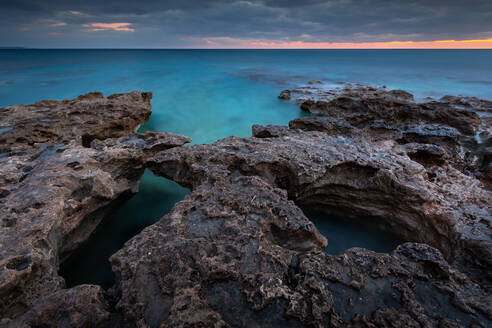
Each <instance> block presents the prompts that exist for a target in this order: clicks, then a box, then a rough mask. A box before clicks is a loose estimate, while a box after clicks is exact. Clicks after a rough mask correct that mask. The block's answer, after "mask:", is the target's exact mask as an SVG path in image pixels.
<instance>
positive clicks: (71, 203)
mask: <svg viewBox="0 0 492 328" xmlns="http://www.w3.org/2000/svg"><path fill="white" fill-rule="evenodd" d="M151 96H152V94H151V93H141V92H132V93H129V94H121V95H113V96H110V97H108V98H104V97H103V96H102V95H101V94H100V93H90V94H87V95H84V96H80V97H78V98H76V99H74V100H64V101H62V102H59V101H42V102H38V103H36V104H34V105H16V106H10V107H6V108H2V109H0V126H9V127H11V129H10V130H9V131H6V132H4V133H2V134H0V139H1V140H2V143H1V147H2V151H3V152H5V153H6V156H3V157H1V158H0V186H1V196H0V218H1V221H0V318H7V317H10V318H14V317H17V316H19V315H20V314H22V313H24V312H26V311H27V310H29V308H30V307H31V306H33V305H34V304H36V302H37V301H38V300H39V299H40V298H42V297H44V296H46V295H50V294H52V293H54V292H56V291H57V290H60V289H61V288H63V286H64V281H63V279H62V278H61V277H59V276H58V274H57V270H58V266H59V264H60V262H61V261H63V260H64V259H65V258H66V257H67V256H68V255H69V254H70V253H71V252H72V251H73V250H75V249H76V248H77V247H78V246H79V245H80V244H81V243H83V242H84V241H85V240H87V238H88V237H89V236H90V235H91V234H92V232H93V231H94V230H95V229H96V228H97V226H98V225H99V224H100V223H101V221H102V220H103V219H104V217H105V216H106V215H107V214H108V213H110V212H111V211H113V210H114V209H115V208H116V207H117V206H118V205H119V204H121V202H123V201H124V200H125V199H127V198H129V197H130V196H131V195H132V194H133V193H135V192H137V191H138V183H139V180H140V176H141V175H142V174H143V171H144V169H145V167H144V163H145V161H146V159H147V157H148V156H152V155H153V154H154V153H156V152H158V151H162V150H164V149H168V148H172V147H175V146H181V145H183V144H184V143H186V142H189V141H190V139H189V138H186V137H183V136H177V135H172V134H168V133H156V132H146V133H143V134H140V133H135V130H136V129H137V128H138V126H140V125H141V124H143V123H144V122H145V121H146V120H147V119H148V118H149V117H150V113H151V109H150V99H151ZM88 269H89V268H88ZM71 295H72V294H71ZM74 295H75V296H71V297H77V296H76V295H78V293H75V294H74ZM55 299H57V298H55ZM41 309H44V307H41ZM36 313H37V312H36ZM30 315H31V316H32V315H33V314H32V313H31V314H30Z"/></svg>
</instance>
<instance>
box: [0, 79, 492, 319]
mask: <svg viewBox="0 0 492 328" xmlns="http://www.w3.org/2000/svg"><path fill="white" fill-rule="evenodd" d="M322 86H323V84H322V83H320V82H319V81H312V82H311V83H309V85H308V86H307V87H304V88H299V89H295V90H289V91H288V92H287V91H285V92H282V94H281V98H283V99H290V100H291V101H296V102H297V103H299V105H300V106H301V108H303V109H304V110H306V111H309V112H311V113H314V114H316V115H319V117H314V116H312V117H304V118H299V119H296V120H293V121H291V122H290V124H289V127H285V126H266V127H264V126H253V137H251V138H238V137H229V138H225V139H223V140H220V141H218V142H215V143H213V144H208V145H194V146H186V147H183V146H182V145H183V144H184V143H185V142H187V141H189V139H186V138H185V137H181V136H174V135H169V134H164V133H151V132H147V133H145V134H134V133H132V132H127V133H122V134H116V133H115V134H114V135H113V134H111V133H109V132H107V131H106V130H107V129H98V128H95V131H98V132H97V133H95V132H94V131H93V130H87V131H82V132H78V131H77V132H76V133H75V134H76V135H82V136H83V135H87V137H85V139H84V138H82V137H80V138H78V137H73V138H68V139H69V140H68V141H66V143H67V144H65V143H63V146H60V147H59V148H56V147H58V144H55V145H54V146H52V148H49V149H48V151H49V150H51V151H52V152H51V153H49V154H51V155H49V157H47V158H49V162H48V163H44V162H43V161H42V158H41V160H40V157H42V156H40V155H38V156H37V157H36V158H35V159H33V160H31V161H38V162H39V161H40V163H41V164H39V163H38V162H36V165H38V166H36V168H38V170H39V171H34V173H36V172H39V173H38V174H34V173H27V177H24V178H22V177H23V176H15V175H14V173H13V172H14V171H15V172H23V171H22V170H14V169H13V168H12V169H11V170H10V171H7V172H10V173H9V174H10V175H5V176H7V177H10V176H12V177H11V178H10V180H9V181H14V182H9V183H8V184H5V183H4V184H3V185H7V186H8V188H6V189H5V190H6V192H5V196H4V197H3V198H2V202H1V203H0V205H1V206H2V208H1V211H7V209H9V211H10V212H8V213H14V212H15V214H10V216H5V215H4V216H3V217H7V218H11V220H12V221H13V222H14V224H17V227H18V228H14V229H15V230H14V229H12V230H8V231H7V230H6V229H9V228H12V227H14V225H11V226H8V224H7V225H5V227H4V228H3V229H5V231H6V232H8V233H6V234H4V235H6V236H11V237H5V238H11V239H6V240H5V241H4V240H2V241H1V245H0V246H1V251H2V253H0V254H1V256H2V257H0V260H1V261H2V262H1V263H4V264H1V263H0V268H2V266H3V267H5V268H6V267H7V266H8V265H10V269H3V270H4V271H3V272H6V273H8V274H10V275H11V277H12V278H11V280H9V281H7V283H3V281H2V284H1V285H0V288H2V289H0V293H2V294H1V295H2V301H3V300H4V299H5V298H3V295H7V296H8V297H10V298H8V299H5V301H3V302H4V303H3V304H2V305H3V309H4V310H3V311H8V312H4V313H8V314H9V315H10V317H11V318H12V320H9V319H6V320H4V325H5V326H39V325H48V326H50V325H51V326H57V325H58V326H63V325H64V324H65V325H68V324H70V325H72V326H100V327H104V326H118V325H119V326H121V325H127V326H129V327H133V326H137V327H212V326H214V327H250V326H251V327H272V326H273V327H298V326H299V327H300V326H315V327H330V326H333V327H487V326H490V325H491V324H492V307H491V304H492V294H491V282H492V273H491V272H492V271H491V268H492V260H491V259H492V256H491V255H492V241H491V240H492V232H491V225H492V210H491V204H492V192H491V184H490V181H491V178H490V177H491V175H490V173H491V170H490V165H491V164H490V159H491V155H490V154H491V141H490V140H491V139H490V115H489V114H491V106H490V103H489V102H487V101H482V100H478V99H475V98H465V97H451V96H448V97H444V98H443V99H441V100H440V101H433V102H427V103H418V102H416V101H415V100H414V98H413V96H412V95H411V94H409V93H407V92H404V91H399V90H396V91H390V90H387V89H386V88H370V87H366V86H360V85H347V86H346V87H343V88H339V89H336V90H324V89H322ZM132 95H133V96H129V95H124V96H116V97H115V98H112V100H110V99H109V98H108V100H104V101H102V100H99V101H101V102H104V103H106V102H110V101H114V102H116V101H117V100H116V99H119V97H125V99H128V97H137V95H138V96H139V97H143V98H145V96H144V95H143V94H132ZM89 97H92V96H90V95H89ZM137 98H138V97H137ZM97 99H104V98H100V97H99V96H98V97H97ZM132 99H135V98H132ZM140 99H142V98H140ZM79 102H81V100H79V101H77V100H75V103H79ZM127 102H128V100H125V106H127V108H128V109H130V110H133V111H138V109H137V108H135V107H139V106H140V105H138V106H129V105H128V103H127ZM142 102H143V103H144V104H147V105H148V101H145V100H143V99H142ZM131 103H132V104H133V102H131ZM137 103H140V102H138V101H137ZM57 104H59V103H57ZM67 104H71V103H70V102H67V103H65V105H63V106H66V107H68V109H65V110H67V111H70V108H72V106H68V105H67ZM113 105H114V106H117V104H113ZM57 106H58V105H57ZM59 106H60V107H62V105H59ZM77 106H79V105H75V104H74V105H73V107H77ZM142 106H143V107H145V106H144V105H142ZM55 107H56V106H55ZM82 107H84V106H82ZM134 115H136V116H138V117H140V115H139V114H136V113H134ZM123 116H124V115H123ZM142 116H143V117H146V118H148V116H145V115H142ZM9 117H10V116H9ZM81 117H82V116H81ZM125 117H126V116H125ZM4 120H7V119H4ZM0 122H3V121H0ZM103 123H104V124H112V123H111V121H110V120H104V121H101V122H100V123H96V124H95V125H97V124H103ZM140 123H141V122H140ZM3 126H5V127H4V128H7V127H6V124H4V125H3ZM9 126H10V125H9ZM26 126H27V124H26ZM84 126H85V125H84ZM130 126H131V127H136V126H138V124H136V123H135V124H134V123H131V121H130V120H129V121H127V123H125V127H130ZM125 129H126V128H125ZM130 130H131V129H130ZM69 131H72V130H71V129H69V128H67V129H66V130H64V131H63V132H60V133H58V134H57V136H60V135H63V136H66V135H67V133H70V132H69ZM103 131H104V132H103ZM8 133H11V132H10V131H8ZM40 135H41V134H40ZM56 138H61V139H64V138H65V137H56ZM6 140H15V138H14V137H10V139H6ZM57 140H58V139H57ZM84 140H86V141H87V142H84ZM36 142H37V141H36ZM56 142H59V141H56ZM84 146H89V147H90V148H87V147H84ZM11 147H12V148H15V149H17V148H16V147H18V149H20V150H19V151H18V152H19V153H15V154H14V153H13V151H12V150H11V151H10V153H9V156H7V157H4V158H2V159H1V160H2V161H13V160H14V159H15V158H17V157H18V156H24V155H22V154H23V153H22V151H23V150H22V149H23V148H22V147H20V146H19V145H17V143H16V142H15V141H12V146H11ZM29 147H38V148H39V147H40V146H39V145H38V144H36V143H33V144H32V145H30V146H29ZM38 148H36V149H38ZM32 151H34V150H31V148H29V149H28V150H24V152H26V154H27V153H29V154H30V153H31V152H32ZM37 151H38V152H39V149H38V150H37ZM43 151H47V150H45V149H43ZM54 154H56V156H54ZM68 155H70V156H68ZM16 156H17V157H16ZM26 156H27V155H26ZM76 156H78V157H77V158H80V157H83V158H84V159H85V160H83V159H77V160H76V162H77V163H79V164H73V165H68V164H69V163H72V162H74V161H73V160H71V159H70V160H69V159H68V158H72V157H76ZM29 158H31V157H29ZM26 161H27V160H26V159H24V158H21V159H18V160H16V162H15V163H21V164H22V165H27V164H23V163H26ZM45 161H46V160H45ZM21 164H17V165H20V167H23V166H22V165H21ZM12 165H14V164H12ZM30 165H31V166H33V164H30ZM72 166H73V167H72ZM79 166H80V167H81V168H80V169H78V170H77V169H76V168H77V167H79ZM6 167H8V166H6ZM67 167H68V168H67ZM145 167H146V168H150V169H151V170H152V171H153V172H154V173H155V174H156V175H160V176H164V177H166V178H169V179H172V180H174V181H176V182H178V183H180V184H181V185H183V186H185V187H188V188H190V189H191V190H192V193H191V194H190V195H188V196H187V197H186V198H185V199H184V200H183V201H181V202H179V203H177V204H176V205H175V206H174V208H173V209H172V210H171V212H170V213H169V214H167V215H166V216H164V217H163V218H162V219H161V220H160V221H159V222H157V223H155V224H153V225H151V226H149V227H147V228H146V229H144V230H143V231H142V232H141V233H140V234H138V235H137V236H135V237H134V238H133V239H131V240H130V241H129V242H127V243H126V244H125V246H124V247H123V248H122V249H121V250H119V251H118V252H117V253H116V254H114V255H113V256H112V257H111V259H110V261H111V264H112V267H113V271H114V272H115V275H116V284H115V286H114V287H113V288H112V289H110V290H109V291H108V292H103V291H101V290H100V288H99V287H97V286H89V285H82V286H77V287H74V288H71V289H68V290H64V289H61V288H62V283H61V282H60V278H59V277H58V276H57V275H56V267H57V263H58V262H59V261H60V259H63V257H64V256H66V255H65V254H68V253H70V252H71V251H72V250H73V249H75V248H76V247H77V245H79V244H80V242H82V241H83V240H85V239H86V238H87V236H88V235H89V234H90V233H91V232H92V231H93V229H94V228H95V227H96V226H97V223H98V222H99V221H100V220H102V219H103V217H104V214H105V213H107V211H110V210H111V208H112V206H114V205H116V204H117V202H118V200H119V199H121V198H122V197H124V196H123V195H125V194H127V193H129V192H131V191H135V186H136V184H137V181H138V178H139V175H140V174H141V172H142V170H143V168H145ZM72 170H73V171H75V172H72ZM31 171H33V169H31V170H28V171H27V172H31ZM84 172H85V173H84ZM94 172H101V173H100V174H99V175H98V174H96V173H94ZM90 174H93V175H90ZM87 176H89V178H86V177H87ZM15 179H17V180H15ZM87 179H92V180H90V181H91V186H99V187H92V189H90V188H89V187H87V186H86V185H84V181H87ZM57 181H58V182H57ZM29 186H30V187H29ZM76 186H78V187H76ZM80 186H85V187H80ZM108 186H110V187H108ZM45 187H49V188H48V189H44V188H45ZM21 188H24V189H21ZM27 188H29V190H30V191H33V194H34V196H32V198H33V199H37V198H36V197H44V198H40V199H41V200H42V201H38V203H40V204H43V205H42V206H39V205H38V207H36V206H34V205H30V204H35V203H32V202H27V201H25V207H22V206H21V205H19V204H20V197H21V196H20V195H28V193H27V191H26V189H27ZM50 188H54V189H53V190H54V191H51V190H52V189H50ZM84 188H85V189H84ZM80 189H83V191H79V190H80ZM87 190H89V191H87ZM77 195H83V197H82V196H77ZM24 199H26V198H24ZM10 200H11V201H10ZM8 201H9V202H8ZM72 202H77V203H76V205H78V206H70V207H68V206H66V205H65V206H61V205H60V204H72ZM7 204H10V205H8V206H10V207H7ZM28 204H29V205H28ZM44 204H48V205H44ZM56 206H59V207H56ZM67 208H68V209H67ZM301 208H306V209H317V210H321V211H325V212H329V213H334V214H338V215H342V216H344V217H348V218H351V217H366V218H367V220H371V222H373V223H374V224H377V225H379V226H380V227H381V228H382V229H385V230H388V231H391V232H393V233H396V234H398V235H399V236H400V237H402V238H403V239H405V240H406V241H408V242H406V243H404V244H402V245H400V246H399V247H398V248H397V249H396V250H394V251H393V252H392V253H390V254H383V253H375V252H372V251H369V250H366V249H362V248H352V249H349V250H346V251H344V252H342V253H341V254H338V255H329V254H327V253H325V252H324V248H325V247H326V245H327V243H329V242H330V240H326V239H325V237H323V236H322V235H321V234H320V233H319V232H318V230H317V229H316V227H315V226H314V225H313V224H312V223H311V222H310V221H309V219H308V218H307V217H306V216H305V215H304V213H303V211H302V210H301ZM77 209H78V210H77ZM31 213H33V214H31ZM45 213H51V216H50V219H51V221H48V219H47V217H48V214H45ZM53 213H56V216H55V215H53ZM77 213H82V214H77ZM43 215H44V216H43ZM38 217H39V218H40V222H46V223H44V224H43V225H42V226H41V228H38V230H34V229H35V227H37V226H35V225H34V224H33V223H32V222H34V221H33V220H34V219H33V218H38ZM53 218H55V219H53ZM9 222H10V221H9ZM9 224H12V223H9ZM14 231H15V232H14ZM2 238H4V237H2ZM38 240H40V241H38ZM10 245H12V247H10ZM7 246H8V247H7ZM4 254H5V255H4ZM11 254H13V255H11ZM26 254H27V255H26ZM18 258H19V259H20V260H17V259H18ZM26 258H27V259H28V260H27V261H26V260H24V259H26ZM12 259H14V260H12ZM9 263H12V264H9ZM12 267H13V268H14V269H12ZM15 268H17V269H18V270H16V269H15ZM3 272H2V279H3V277H4V273H3ZM23 272H24V273H23ZM22 274H24V275H25V277H29V279H28V280H26V279H23V277H24V276H21V275H22ZM15 275H17V276H15ZM16 277H18V278H16ZM16 279H17V280H16ZM26 281H27V282H28V283H27V285H25V284H26ZM12 286H13V287H12ZM44 286H46V288H45V289H43V288H44ZM9 288H10V289H9ZM48 288H51V290H48ZM33 291H41V292H39V293H38V294H33ZM10 295H12V296H10Z"/></svg>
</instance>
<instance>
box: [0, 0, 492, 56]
mask: <svg viewBox="0 0 492 328" xmlns="http://www.w3.org/2000/svg"><path fill="white" fill-rule="evenodd" d="M49 19H51V20H54V21H56V22H63V23H66V25H63V26H64V27H63V33H64V34H63V36H59V37H57V38H49V37H48V33H49V31H48V30H47V29H50V28H51V29H52V28H53V26H49V25H47V24H46V23H45V25H44V26H41V25H42V24H40V23H39V22H41V21H42V20H49ZM112 22H117V23H112ZM120 22H126V23H120ZM128 22H131V23H128ZM52 24H56V23H52ZM94 24H97V25H94ZM118 24H122V25H118ZM21 26H22V27H28V28H29V31H28V30H24V31H21V30H20V27H21ZM59 26H62V25H59ZM81 27H84V29H81ZM136 27H138V28H136ZM87 31H90V32H98V31H119V32H133V33H119V34H118V35H117V37H116V35H115V37H114V38H111V39H109V38H107V36H106V35H105V33H92V34H89V35H90V36H91V37H90V38H89V37H88V34H87V33H86V32H87ZM217 38H223V39H222V40H220V39H217ZM227 38H228V39H227ZM490 38H492V1H484V0H468V1H466V2H464V1H462V0H433V1H429V0H412V1H407V0H393V1H386V0H304V1H299V0H246V1H245V0H187V1H183V0H140V1H138V2H136V1H134V0H105V1H100V0H84V1H81V0H50V1H39V0H2V1H0V45H7V44H12V43H13V42H15V43H19V42H22V45H24V46H41V47H50V46H57V47H71V46H75V47H81V46H83V47H170V48H175V47H212V46H220V45H224V47H233V46H234V44H235V43H237V44H239V45H238V46H242V45H243V44H251V42H257V44H258V46H260V43H265V44H271V46H281V45H282V44H285V45H286V46H287V45H289V44H290V45H291V46H294V45H295V44H294V43H295V42H300V43H299V45H302V46H304V45H310V43H312V44H311V45H312V46H313V47H314V46H318V45H323V44H329V45H332V44H339V43H342V44H343V43H347V44H350V43H357V44H361V43H378V44H379V43H380V42H394V41H398V42H410V41H412V42H432V41H435V40H487V39H490ZM205 40H209V41H210V42H216V43H217V44H218V45H216V44H211V43H208V44H207V41H205ZM234 40H236V41H234ZM237 40H243V41H241V42H240V41H237ZM244 40H246V41H244ZM293 42H294V43H293ZM460 44H461V45H463V46H465V45H469V44H470V43H453V45H460ZM480 44H483V42H482V43H480ZM393 45H395V46H396V45H397V44H393ZM414 45H415V44H414ZM417 45H419V46H420V44H418V43H417ZM398 46H403V45H400V44H398ZM265 47H266V45H265Z"/></svg>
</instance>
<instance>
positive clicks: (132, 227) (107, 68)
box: [0, 49, 492, 287]
mask: <svg viewBox="0 0 492 328" xmlns="http://www.w3.org/2000/svg"><path fill="white" fill-rule="evenodd" d="M310 80H322V81H323V82H325V83H326V84H333V85H334V86H336V85H337V83H339V82H360V83H366V84H371V85H386V86H387V87H388V88H391V89H397V88H398V89H404V90H407V91H409V92H412V93H414V94H415V96H416V97H417V99H423V98H425V97H433V98H438V97H441V96H443V95H445V94H462V95H468V96H477V97H481V98H486V99H492V51H491V50H27V49H26V50H0V107H3V106H7V105H12V104H21V103H23V104H27V103H33V102H36V101H38V100H42V99H63V98H74V97H77V96H78V95H80V94H83V93H86V92H90V91H94V90H97V91H101V92H103V93H104V94H105V95H106V96H107V95H110V94H112V93H122V92H128V91H132V90H141V91H152V92H153V93H154V98H153V100H152V107H153V113H152V116H151V119H150V121H149V122H147V123H146V124H145V125H144V126H142V128H141V130H142V131H144V130H157V131H167V132H173V133H179V134H184V135H187V136H189V137H192V138H193V143H210V142H213V141H215V140H217V139H220V138H223V137H227V136H230V135H236V136H241V137H247V136H250V135H251V125H253V124H287V123H288V122H289V120H291V119H294V118H296V117H299V116H302V115H303V113H302V112H301V111H300V110H299V109H298V107H297V106H295V105H294V104H292V103H290V102H286V101H281V100H278V99H277V95H278V94H279V93H280V91H282V90H284V89H287V88H292V87H296V86H299V85H302V84H305V83H306V82H308V81H310ZM140 190H141V192H140V193H139V194H138V195H137V196H135V197H134V198H132V199H131V200H130V201H129V202H128V203H126V204H125V205H124V207H123V208H122V209H121V210H119V211H118V212H117V213H115V214H114V215H113V216H112V217H111V218H110V219H109V220H108V222H107V224H106V225H105V226H103V227H102V228H101V229H100V231H99V232H98V234H96V235H95V236H94V237H93V238H92V239H91V241H90V242H89V243H87V245H86V246H84V248H82V249H81V250H80V251H79V252H77V254H76V256H74V257H73V258H71V259H70V260H69V261H68V262H67V263H65V264H64V265H63V266H62V269H61V272H62V274H63V276H64V277H66V278H67V283H68V285H75V284H79V283H100V284H103V285H104V286H105V287H109V286H110V285H111V283H112V282H111V281H112V280H111V279H112V278H111V271H110V267H109V264H108V263H107V258H108V257H109V256H110V255H111V254H112V253H113V252H114V251H115V250H117V249H119V248H120V247H121V246H122V245H123V243H124V242H125V241H126V240H128V239H129V238H131V236H133V235H134V234H136V233H138V232H139V231H140V230H141V229H143V228H144V227H145V226H147V225H149V224H151V223H153V222H155V221H156V220H158V219H159V218H160V217H162V216H163V215H164V214H165V213H167V212H168V211H169V210H170V209H171V208H172V206H173V205H174V204H175V203H176V202H177V201H179V200H180V199H182V198H183V197H184V196H185V195H186V193H188V191H187V190H186V189H184V188H181V187H180V186H178V185H177V184H175V183H173V182H170V181H167V180H165V179H163V178H159V177H155V176H153V175H152V173H150V172H148V171H147V172H146V173H145V175H144V178H143V180H142V182H141V185H140ZM315 216H316V219H313V221H316V220H318V219H319V215H318V214H316V215H315ZM318 221H319V220H318ZM326 222H328V219H327V221H326ZM315 223H316V222H315ZM317 226H318V228H319V229H320V231H321V232H322V233H323V234H324V235H325V236H327V238H328V240H329V242H330V240H332V242H330V245H332V246H331V247H332V248H331V251H330V250H328V251H330V252H338V251H340V250H343V249H345V248H347V247H351V246H358V245H359V243H358V241H359V240H360V238H361V236H362V235H363V234H361V233H360V231H359V230H357V229H355V228H354V229H352V228H350V227H348V228H347V229H345V228H344V227H341V228H340V225H338V226H337V227H335V226H333V225H330V224H320V223H318V224H317ZM344 226H346V225H344ZM339 228H340V229H341V230H340V229H339ZM104 229H106V230H104ZM330 234H331V235H330ZM340 236H343V238H342V239H343V240H342V239H340ZM371 236H374V238H372V239H371V238H369V240H368V241H366V242H364V243H363V246H364V247H367V248H369V249H374V250H376V251H389V250H390V249H388V247H389V248H391V247H393V246H394V245H393V244H392V243H389V244H384V243H383V245H380V243H379V241H380V239H383V238H385V235H378V234H377V233H376V232H374V233H373V232H371ZM388 238H389V237H388ZM337 240H338V241H337ZM334 244H335V245H334ZM337 245H338V246H337ZM88 268H91V269H88ZM88 271H91V274H88V273H87V272H88Z"/></svg>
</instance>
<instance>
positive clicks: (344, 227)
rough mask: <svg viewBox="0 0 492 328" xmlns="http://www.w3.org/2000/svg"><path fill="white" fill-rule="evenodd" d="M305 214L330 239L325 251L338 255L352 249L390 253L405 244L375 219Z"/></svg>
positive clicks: (309, 211) (311, 212)
mask: <svg viewBox="0 0 492 328" xmlns="http://www.w3.org/2000/svg"><path fill="white" fill-rule="evenodd" d="M303 211H304V214H305V215H306V216H307V217H308V218H309V219H310V220H311V221H312V222H313V223H314V225H315V226H316V228H318V230H319V231H320V232H321V233H322V234H323V236H325V237H326V239H328V247H326V249H325V251H326V252H327V253H329V254H332V255H338V254H339V253H341V252H343V251H344V250H346V249H349V248H352V247H362V248H367V249H369V250H371V251H375V252H379V253H390V252H392V251H393V250H394V249H395V248H396V247H397V246H398V245H400V244H402V243H404V242H405V240H403V239H401V238H400V237H399V236H398V235H396V234H394V233H391V232H389V231H384V230H383V229H381V227H380V226H379V224H381V222H376V221H375V220H376V219H375V218H369V217H367V218H363V217H361V218H355V219H354V218H351V219H348V218H344V217H340V216H336V215H330V214H327V213H324V212H321V211H316V210H306V209H304V210H303Z"/></svg>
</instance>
